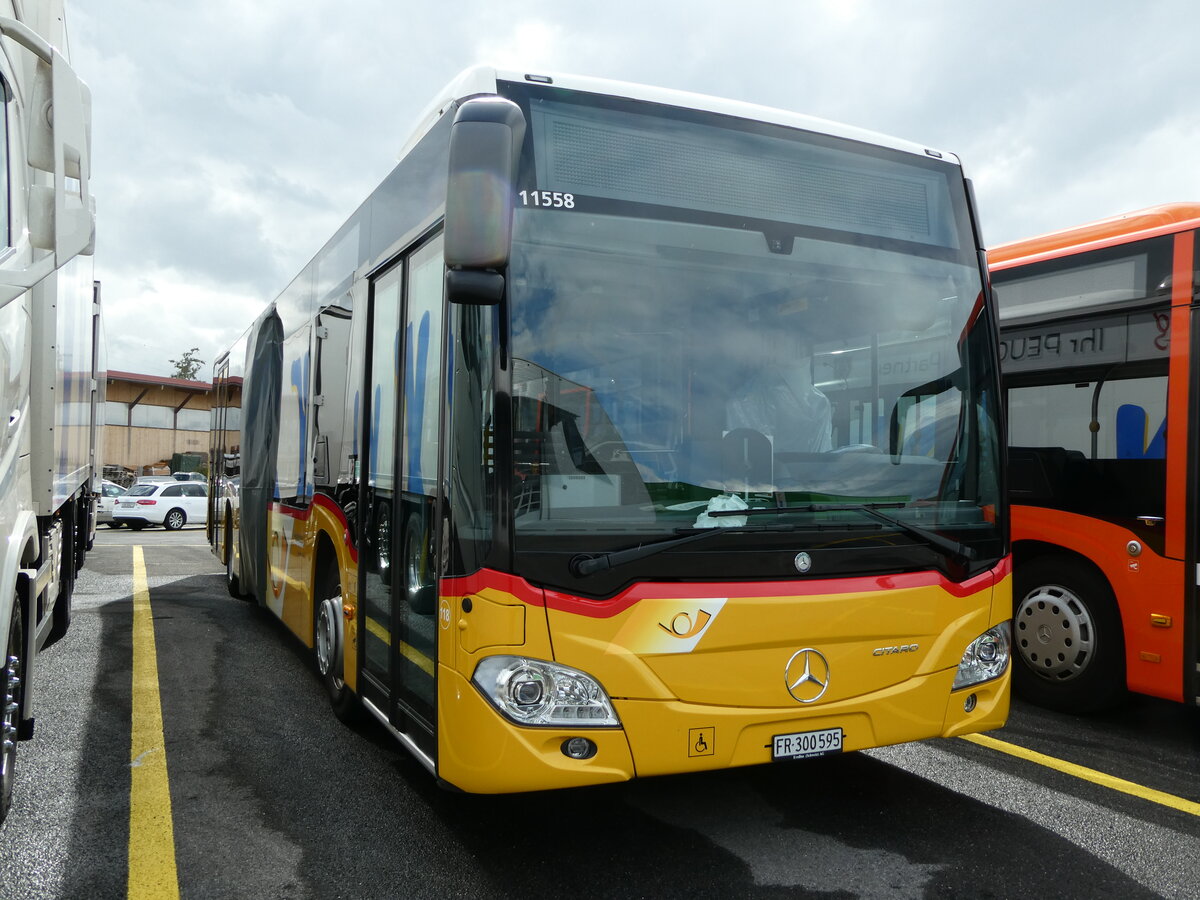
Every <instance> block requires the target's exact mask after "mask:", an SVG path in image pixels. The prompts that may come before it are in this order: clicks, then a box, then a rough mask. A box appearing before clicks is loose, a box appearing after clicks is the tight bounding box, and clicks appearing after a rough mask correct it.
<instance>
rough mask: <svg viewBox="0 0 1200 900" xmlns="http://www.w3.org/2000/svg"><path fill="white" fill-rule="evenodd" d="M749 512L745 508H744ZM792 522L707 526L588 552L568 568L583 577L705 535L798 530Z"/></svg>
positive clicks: (696, 539) (574, 560) (687, 542)
mask: <svg viewBox="0 0 1200 900" xmlns="http://www.w3.org/2000/svg"><path fill="white" fill-rule="evenodd" d="M743 512H745V510H743ZM794 530H795V529H794V528H793V527H792V526H775V525H768V526H742V527H741V528H705V529H704V530H703V531H698V532H696V533H695V534H685V535H683V536H682V537H673V538H667V539H665V540H661V541H651V542H650V543H648V544H645V543H643V544H637V545H636V546H633V547H627V548H626V549H624V550H614V551H612V552H611V553H600V554H597V555H595V556H586V555H584V554H580V555H578V556H575V557H573V558H572V559H571V562H570V563H569V564H568V568H570V570H571V574H572V575H574V576H576V577H577V578H583V577H584V576H587V575H595V574H596V573H597V572H603V571H605V570H606V569H614V568H616V567H617V566H623V565H625V564H626V563H631V562H636V561H637V560H639V559H645V558H646V557H647V556H654V555H655V554H656V553H661V552H662V551H664V550H670V549H671V548H672V547H679V546H682V545H683V544H690V543H692V542H693V541H701V540H703V539H704V538H710V537H712V536H713V535H717V534H729V533H730V532H738V533H744V532H746V531H752V532H754V533H756V534H759V533H762V532H764V531H794Z"/></svg>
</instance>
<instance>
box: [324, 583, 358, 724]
mask: <svg viewBox="0 0 1200 900" xmlns="http://www.w3.org/2000/svg"><path fill="white" fill-rule="evenodd" d="M344 621H345V620H344V617H343V615H342V586H341V584H340V582H339V580H338V573H337V569H334V568H330V569H327V570H326V571H325V572H324V573H322V575H321V576H320V579H319V581H318V585H317V591H316V603H315V609H314V610H313V659H314V661H315V662H316V664H317V672H318V674H320V676H321V680H322V681H323V682H324V683H325V691H326V693H327V694H328V695H329V705H330V706H331V707H332V708H333V714H334V715H335V716H337V717H338V719H339V720H340V721H341V722H344V723H345V724H347V725H353V724H354V723H355V722H356V721H357V720H358V716H359V712H360V709H361V707H360V706H359V703H358V698H357V697H356V696H355V695H354V691H352V690H350V686H349V685H348V684H346V681H345V679H344V678H343V675H344V674H345V659H346V654H345V638H344V635H345V628H344Z"/></svg>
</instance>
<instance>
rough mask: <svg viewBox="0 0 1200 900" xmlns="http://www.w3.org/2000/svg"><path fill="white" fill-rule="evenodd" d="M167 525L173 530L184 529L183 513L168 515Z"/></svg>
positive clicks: (170, 513)
mask: <svg viewBox="0 0 1200 900" xmlns="http://www.w3.org/2000/svg"><path fill="white" fill-rule="evenodd" d="M167 524H168V525H169V526H170V527H171V528H172V529H178V528H182V527H183V513H181V512H169V513H167Z"/></svg>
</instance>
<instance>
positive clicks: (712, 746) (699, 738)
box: [688, 726, 717, 756]
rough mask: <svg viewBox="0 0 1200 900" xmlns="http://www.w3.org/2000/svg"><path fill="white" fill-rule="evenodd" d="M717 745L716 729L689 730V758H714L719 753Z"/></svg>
mask: <svg viewBox="0 0 1200 900" xmlns="http://www.w3.org/2000/svg"><path fill="white" fill-rule="evenodd" d="M716 744H717V729H716V728H714V727H711V726H710V727H708V728H689V729H688V756H712V755H713V754H715V753H716V752H717V749H716Z"/></svg>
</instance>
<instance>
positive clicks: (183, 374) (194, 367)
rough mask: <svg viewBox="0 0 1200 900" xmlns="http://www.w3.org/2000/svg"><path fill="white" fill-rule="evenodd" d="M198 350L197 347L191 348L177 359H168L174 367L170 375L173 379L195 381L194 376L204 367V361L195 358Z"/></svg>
mask: <svg viewBox="0 0 1200 900" xmlns="http://www.w3.org/2000/svg"><path fill="white" fill-rule="evenodd" d="M199 350H200V348H199V347H193V348H192V349H191V350H188V351H187V352H186V353H184V354H183V356H181V357H180V358H179V359H168V360H167V362H169V363H170V364H171V365H173V366H174V367H175V371H174V372H172V373H171V375H172V376H173V377H174V378H183V379H185V380H187V381H195V380H196V374H197V373H198V372H199V371H200V367H201V366H203V365H204V360H202V359H200V358H199V357H197V356H196V353H197V352H198V351H199Z"/></svg>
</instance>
